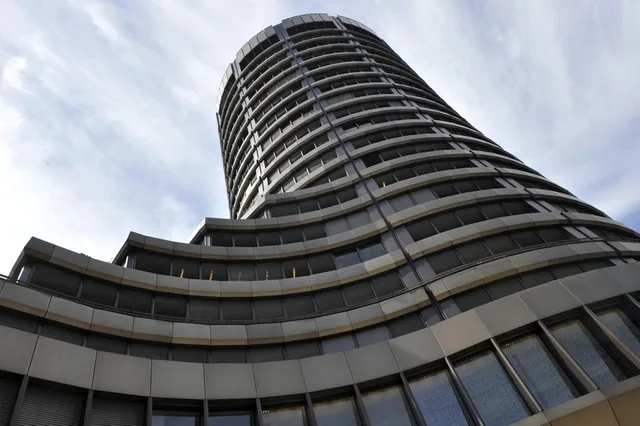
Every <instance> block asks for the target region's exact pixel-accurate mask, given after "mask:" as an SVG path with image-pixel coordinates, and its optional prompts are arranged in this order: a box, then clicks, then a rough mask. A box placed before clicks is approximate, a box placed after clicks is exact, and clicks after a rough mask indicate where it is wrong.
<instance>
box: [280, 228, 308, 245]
mask: <svg viewBox="0 0 640 426" xmlns="http://www.w3.org/2000/svg"><path fill="white" fill-rule="evenodd" d="M280 236H281V237H282V244H290V243H299V242H301V241H303V240H304V238H303V237H302V230H301V229H300V228H291V229H283V230H282V231H280Z"/></svg>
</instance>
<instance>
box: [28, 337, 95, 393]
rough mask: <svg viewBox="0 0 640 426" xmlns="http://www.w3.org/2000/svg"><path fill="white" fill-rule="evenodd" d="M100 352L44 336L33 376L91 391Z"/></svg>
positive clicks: (38, 343)
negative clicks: (97, 356)
mask: <svg viewBox="0 0 640 426" xmlns="http://www.w3.org/2000/svg"><path fill="white" fill-rule="evenodd" d="M95 362H96V351H94V350H93V349H89V348H83V347H82V346H77V345H72V344H70V343H66V342H61V341H59V340H55V339H49V338H47V337H43V336H40V337H39V338H38V342H37V343H36V349H35V351H34V353H33V359H32V361H31V366H30V367H29V376H32V377H37V378H38V379H43V380H49V381H52V382H57V383H64V384H67V385H71V386H76V387H79V388H84V389H91V385H92V383H93V369H94V367H95Z"/></svg>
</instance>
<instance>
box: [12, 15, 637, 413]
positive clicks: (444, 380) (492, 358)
mask: <svg viewBox="0 0 640 426" xmlns="http://www.w3.org/2000/svg"><path fill="white" fill-rule="evenodd" d="M217 117H218V123H219V134H220V141H221V147H222V155H223V163H224V173H225V178H226V182H227V189H228V198H229V208H230V212H231V218H232V219H217V218H206V219H205V220H204V221H203V223H202V224H201V225H200V226H199V227H198V229H197V230H196V232H195V233H194V235H193V237H192V239H191V240H190V241H189V242H188V243H182V242H174V241H167V240H162V239H159V238H153V237H150V236H144V235H140V234H136V233H131V234H130V235H129V237H128V239H127V241H126V242H125V243H124V245H123V247H122V248H121V250H120V251H119V252H118V254H117V255H116V258H115V260H114V261H113V262H112V263H106V262H101V261H98V260H96V259H92V258H90V257H88V256H85V255H82V254H78V253H74V252H72V251H69V250H67V249H64V248H61V247H58V246H55V245H53V244H50V243H47V242H45V241H42V240H39V239H36V238H32V239H31V240H30V241H29V243H28V244H27V246H26V247H25V248H24V250H23V252H22V253H21V255H20V257H19V259H18V261H17V262H16V264H15V267H14V268H13V270H12V271H11V274H10V276H9V277H4V278H2V280H0V342H2V344H3V349H2V350H0V425H4V424H10V425H12V426H13V425H31V424H65V425H67V424H68V425H71V424H74V425H75V424H77V425H79V424H84V425H87V424H91V425H105V424H109V425H118V424H122V425H147V426H148V425H153V426H156V425H161V426H172V425H180V426H184V425H194V426H195V425H214V426H218V425H234V426H237V425H243V426H249V425H258V426H266V425H269V426H278V425H282V426H285V425H286V426H298V425H300V426H303V425H307V426H322V425H345V426H387V425H401V426H405V425H406V426H424V425H429V426H431V425H452V424H456V425H458V424H460V425H487V426H490V425H507V424H511V423H515V422H519V421H521V420H523V419H527V420H525V421H526V422H527V423H526V424H530V425H533V424H549V423H551V424H556V423H559V424H563V425H564V424H567V425H568V424H576V425H578V424H579V425H583V424H587V422H589V421H591V420H593V422H594V423H590V424H598V425H618V424H620V425H623V424H634V422H636V421H637V418H639V416H640V412H639V411H638V408H637V404H636V403H634V400H637V394H638V389H640V382H639V381H638V376H639V374H640V338H639V336H640V328H639V326H638V324H640V304H639V302H638V300H637V299H638V295H639V293H640V263H638V259H639V258H640V235H639V234H638V233H636V232H634V231H632V230H631V229H628V228H626V227H625V226H624V225H622V224H620V223H617V222H615V221H614V220H612V219H610V218H609V217H607V216H606V215H605V214H604V213H602V212H601V211H600V210H598V209H596V208H594V207H593V206H590V205H588V204H586V203H585V202H583V201H581V200H580V199H578V198H576V197H575V196H573V195H572V194H571V193H569V192H568V191H566V190H565V189H563V188H561V187H559V186H558V185H556V184H554V183H552V182H550V181H548V180H547V179H545V178H544V177H543V176H541V175H540V174H539V173H537V172H536V171H535V170H532V169H531V168H529V167H527V166H526V165H524V164H523V163H522V162H521V161H520V160H518V159H517V158H515V157H514V156H513V155H511V154H509V153H508V152H506V151H505V150H503V149H502V148H501V147H500V146H499V145H497V144H496V143H495V142H493V141H491V140H490V139H489V138H487V137H485V136H484V135H483V134H482V133H481V132H479V131H478V130H477V129H475V128H474V127H473V126H471V125H470V124H469V123H468V122H467V121H466V120H464V119H463V118H462V117H460V115H458V114H457V113H456V112H455V111H454V110H453V109H452V108H451V107H450V106H448V105H447V104H446V102H445V101H444V100H442V99H441V98H440V97H439V96H438V95H437V94H436V93H435V92H434V91H433V90H432V89H431V88H430V87H429V86H428V85H427V84H426V83H425V82H424V81H423V80H422V79H421V78H420V77H419V76H418V75H417V74H416V73H415V72H414V71H413V70H411V68H410V67H409V66H408V65H407V64H406V63H405V62H404V61H402V59H401V58H400V57H399V56H398V55H397V54H396V53H394V51H393V50H392V49H391V48H390V47H389V46H388V45H387V44H386V43H385V42H384V41H383V40H382V39H380V38H379V37H378V36H377V35H376V34H375V33H374V32H373V31H371V30H370V29H368V28H366V27H365V26H364V25H362V24H360V23H358V22H356V21H353V20H351V19H348V18H345V17H333V16H328V15H324V14H310V15H303V16H297V17H293V18H290V19H286V20H284V21H282V23H280V24H278V25H276V26H273V27H268V28H266V29H265V30H263V31H262V32H260V33H259V34H258V35H256V36H255V37H254V38H253V39H251V40H250V41H249V42H248V43H247V44H246V45H245V46H244V47H243V48H242V49H241V50H240V51H239V52H238V55H237V57H236V59H235V60H234V61H233V62H232V63H231V64H230V65H229V67H228V68H227V70H226V72H225V76H224V78H223V82H222V85H221V88H220V92H219V104H218V112H217Z"/></svg>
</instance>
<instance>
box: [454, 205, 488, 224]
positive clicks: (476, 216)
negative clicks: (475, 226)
mask: <svg viewBox="0 0 640 426" xmlns="http://www.w3.org/2000/svg"><path fill="white" fill-rule="evenodd" d="M455 214H456V216H458V219H460V221H461V222H462V223H463V224H464V225H469V224H470V223H476V222H481V221H483V220H484V216H483V215H482V213H480V210H478V208H477V207H467V208H464V209H460V210H456V212H455Z"/></svg>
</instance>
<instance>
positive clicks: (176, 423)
mask: <svg viewBox="0 0 640 426" xmlns="http://www.w3.org/2000/svg"><path fill="white" fill-rule="evenodd" d="M151 425H152V426H198V425H199V419H198V416H197V415H195V414H194V415H190V414H178V413H175V414H168V413H167V414H156V413H154V414H153V418H152V420H151Z"/></svg>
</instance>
